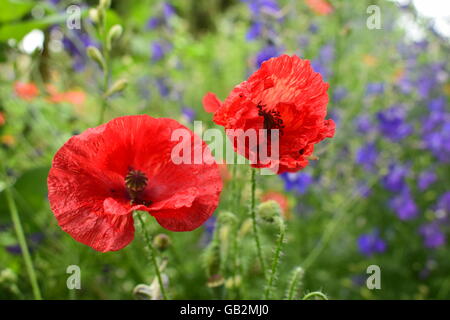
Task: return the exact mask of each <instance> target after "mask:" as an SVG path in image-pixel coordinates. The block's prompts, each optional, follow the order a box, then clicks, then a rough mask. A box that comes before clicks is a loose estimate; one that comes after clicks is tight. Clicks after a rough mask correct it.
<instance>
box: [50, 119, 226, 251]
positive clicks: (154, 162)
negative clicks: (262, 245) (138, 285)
mask: <svg viewBox="0 0 450 320" xmlns="http://www.w3.org/2000/svg"><path fill="white" fill-rule="evenodd" d="M176 129H185V130H187V132H188V133H189V134H190V136H191V140H192V146H193V145H194V134H193V133H192V131H190V130H189V129H187V128H186V127H184V126H182V125H181V124H179V123H178V122H176V121H175V120H172V119H164V118H161V119H155V118H152V117H149V116H146V115H141V116H126V117H121V118H116V119H114V120H112V121H110V122H108V123H106V124H104V125H101V126H99V127H96V128H93V129H88V130H86V131H85V132H83V133H82V134H80V135H78V136H74V137H72V138H71V139H70V140H69V141H67V142H66V143H65V144H64V146H63V147H62V148H61V149H60V150H59V151H58V152H57V153H56V155H55V157H54V159H53V164H52V168H51V169H50V173H49V176H48V192H49V201H50V206H51V209H52V211H53V212H54V214H55V217H56V219H57V220H58V224H59V225H60V226H61V228H62V229H63V230H64V231H66V232H67V233H69V234H70V235H71V236H72V237H73V238H74V239H75V240H77V241H79V242H82V243H84V244H86V245H88V246H90V247H92V248H94V249H95V250H98V251H102V252H106V251H115V250H119V249H121V248H123V247H125V246H126V245H127V244H129V243H130V242H131V241H132V239H133V237H134V224H133V216H132V213H133V211H134V210H141V211H147V212H148V213H149V214H150V215H152V216H153V217H155V219H156V220H157V221H158V223H159V224H160V225H161V226H162V227H164V228H166V229H168V230H171V231H190V230H193V229H195V228H197V227H199V226H200V225H202V224H203V223H204V222H205V221H206V220H207V219H208V218H209V217H210V216H211V215H212V213H213V211H214V210H215V209H216V207H217V205H218V201H219V194H220V192H221V190H222V181H221V178H220V173H219V169H218V167H217V165H216V163H215V162H214V161H213V158H212V156H211V153H210V152H209V149H208V147H207V145H206V144H205V143H204V142H203V141H202V144H201V146H202V150H203V155H204V156H203V162H202V163H201V164H179V165H176V164H174V163H173V162H172V159H171V151H172V148H173V147H174V145H176V144H177V143H178V142H177V141H171V135H172V132H173V131H174V130H176ZM196 140H197V139H196ZM209 161H211V162H209ZM207 163H211V164H207Z"/></svg>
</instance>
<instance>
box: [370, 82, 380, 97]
mask: <svg viewBox="0 0 450 320" xmlns="http://www.w3.org/2000/svg"><path fill="white" fill-rule="evenodd" d="M383 93H384V83H382V82H372V83H369V84H367V87H366V95H377V94H383Z"/></svg>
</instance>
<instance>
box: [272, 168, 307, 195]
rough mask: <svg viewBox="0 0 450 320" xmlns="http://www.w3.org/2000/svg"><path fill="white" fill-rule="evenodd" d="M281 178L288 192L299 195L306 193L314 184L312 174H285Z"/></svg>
mask: <svg viewBox="0 0 450 320" xmlns="http://www.w3.org/2000/svg"><path fill="white" fill-rule="evenodd" d="M280 177H281V179H283V181H284V188H285V189H286V191H295V192H297V193H299V194H304V193H306V191H308V188H309V186H310V185H311V184H312V183H313V182H314V179H313V177H312V176H311V174H309V173H307V172H297V173H283V174H281V175H280Z"/></svg>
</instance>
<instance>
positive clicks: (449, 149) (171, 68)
mask: <svg viewBox="0 0 450 320" xmlns="http://www.w3.org/2000/svg"><path fill="white" fill-rule="evenodd" d="M71 5H76V7H70V6H71ZM97 5H98V3H97V1H64V0H60V1H58V0H48V1H25V0H23V1H22V0H2V1H1V2H0V163H1V165H0V170H1V172H0V298H3V299H31V298H33V292H32V289H31V285H30V280H29V272H28V273H27V269H26V264H25V262H24V261H25V260H24V252H23V247H21V246H20V245H19V241H18V237H17V232H16V230H17V221H14V220H13V219H12V217H13V216H14V212H13V211H14V208H13V209H12V206H11V203H12V202H14V204H15V206H16V207H17V209H18V210H17V213H18V215H19V216H20V225H21V227H22V228H23V232H24V234H25V239H26V242H27V244H28V246H29V250H30V252H31V259H32V261H33V264H34V269H35V273H36V277H37V282H38V284H39V287H40V291H41V292H42V296H43V297H44V298H46V299H132V298H133V289H134V288H135V286H136V285H138V284H148V285H150V284H151V283H152V282H153V280H154V274H153V269H152V267H151V266H150V264H149V261H148V259H147V258H146V251H145V245H144V239H143V237H142V235H141V233H140V232H139V230H138V232H137V233H136V239H135V240H134V241H133V242H132V243H131V244H130V245H129V246H128V247H126V248H124V249H123V250H121V251H118V252H110V253H98V252H95V251H94V250H92V249H91V248H89V247H87V246H85V245H83V244H80V243H77V242H76V241H74V240H73V239H72V238H71V237H70V236H69V235H67V234H66V233H64V232H63V231H62V230H61V229H60V228H59V227H58V225H57V222H56V219H55V218H54V216H53V214H52V212H51V211H50V209H49V205H48V201H47V185H46V178H47V174H48V170H49V167H50V165H51V160H52V157H53V155H54V154H55V152H56V151H57V150H58V148H60V147H61V146H62V144H63V143H64V142H65V141H66V140H67V139H69V138H70V137H71V136H73V135H75V134H78V133H80V132H82V131H84V130H85V129H87V128H89V127H93V126H96V125H97V123H98V119H99V112H101V111H99V110H102V108H103V106H104V107H105V114H104V121H107V120H110V119H112V118H114V117H118V116H122V115H130V114H149V115H151V116H153V117H170V118H174V119H176V120H178V121H180V122H182V123H183V124H185V125H187V126H190V127H192V124H193V121H194V120H201V121H203V123H204V126H205V127H210V128H212V127H215V125H214V123H213V122H212V120H211V115H210V114H208V113H206V112H205V111H204V110H203V107H202V103H201V100H202V97H203V95H204V94H205V93H206V92H208V91H213V92H215V93H217V95H218V96H219V98H220V99H224V98H226V96H227V95H228V93H229V92H230V91H231V90H232V88H233V87H234V86H235V85H237V84H239V83H240V82H242V81H243V80H245V79H246V78H247V77H248V76H249V75H250V74H251V73H252V72H254V71H255V70H256V69H257V68H258V67H259V66H260V65H261V63H262V62H263V61H265V60H267V59H269V58H271V57H275V56H278V55H280V54H283V53H287V54H296V55H298V56H300V57H301V58H303V59H308V60H310V61H311V63H312V66H313V68H314V70H315V71H317V72H320V73H321V74H322V76H323V77H324V79H325V80H326V81H327V82H328V83H329V84H330V89H329V95H330V103H329V105H328V113H329V117H330V118H332V119H334V121H335V122H336V124H337V129H336V135H335V137H334V138H333V139H328V141H324V142H323V143H321V144H320V145H318V146H317V148H316V153H317V155H318V156H319V160H317V161H312V162H311V165H310V166H308V167H307V168H306V169H304V170H303V171H301V172H298V173H296V174H283V175H281V176H258V177H257V183H258V185H257V196H258V201H265V200H268V199H273V200H275V201H277V202H278V203H279V204H280V207H281V208H282V211H283V218H284V219H285V223H286V226H287V235H286V243H285V244H284V246H283V255H282V258H281V262H280V270H279V275H278V277H277V280H276V284H275V291H274V297H275V298H278V299H282V298H284V297H285V293H286V291H287V289H288V287H289V285H290V283H291V280H292V277H294V276H296V275H297V276H298V279H299V280H301V281H300V282H301V283H300V285H299V288H298V290H297V289H296V290H295V294H294V297H296V298H299V297H302V296H304V295H305V294H306V293H308V292H310V291H316V290H320V291H321V292H323V293H324V294H326V295H327V296H328V297H330V298H333V299H448V298H450V275H449V272H448V270H449V269H450V254H449V251H448V250H449V245H448V239H447V237H448V233H449V230H450V224H449V223H450V220H449V214H450V183H449V181H450V180H449V178H450V170H449V162H450V110H449V103H448V101H449V95H450V79H449V64H448V57H449V56H450V55H449V52H450V42H449V37H450V22H449V19H450V18H449V17H450V3H449V2H448V1H439V0H436V1H431V0H422V1H420V0H417V1H412V2H410V1H388V0H386V1H382V0H370V1H361V0H357V1H356V0H355V1H343V0H335V1H331V0H329V1H325V0H195V1H186V0H171V1H169V0H167V1H157V0H141V1H118V0H113V1H112V4H111V8H110V9H108V10H107V12H106V15H105V19H106V23H105V30H104V31H103V32H101V31H99V28H98V24H96V21H95V20H96V19H98V16H97V17H96V16H95V14H93V13H92V11H91V12H90V11H89V9H90V8H95V7H96V6H97ZM78 13H79V14H80V19H79V20H77V19H76V18H77V14H78ZM78 22H79V25H78V26H79V28H72V27H74V26H75V27H76V26H77V23H78ZM114 25H121V26H122V28H123V32H122V35H121V36H120V37H118V39H116V40H115V41H114V43H113V44H112V46H111V48H110V50H108V49H107V48H106V47H105V37H104V35H105V33H107V32H108V31H109V30H111V28H112V27H113V26H114ZM89 46H93V47H96V48H98V49H99V50H100V52H102V53H105V52H106V53H107V59H108V66H109V68H108V73H107V74H106V77H105V73H103V71H102V70H101V69H100V68H99V66H98V65H97V64H96V63H95V62H94V61H92V59H91V58H89V57H88V55H87V53H86V49H87V47H89ZM105 78H106V82H107V83H110V84H113V83H116V81H119V84H120V83H121V81H124V80H126V81H128V86H127V87H126V88H125V89H124V90H121V89H123V88H122V87H120V86H119V89H118V90H116V91H115V92H112V93H111V94H108V98H104V94H105V91H106V90H105V89H107V87H105V85H104V84H105ZM105 101H106V102H105ZM221 170H222V174H223V178H224V181H225V188H224V191H223V193H222V196H221V202H220V206H219V208H218V209H217V212H216V214H215V215H214V217H213V218H211V219H210V220H209V221H208V222H207V223H206V224H205V226H204V227H201V228H199V229H197V230H195V231H193V232H189V233H172V232H168V231H166V230H164V229H162V228H161V227H159V225H158V224H157V223H155V221H153V220H152V219H151V217H149V218H148V219H147V221H148V223H147V224H146V225H148V228H149V231H150V232H151V233H152V234H153V235H157V234H161V233H162V234H165V235H167V236H168V237H169V239H170V245H169V246H168V248H161V252H160V254H159V259H160V261H162V263H163V264H164V270H163V273H164V275H165V279H167V280H168V288H169V289H168V290H169V292H170V296H171V297H172V298H175V299H222V298H228V299H229V298H237V299H239V298H247V299H259V298H261V292H262V289H261V288H263V286H264V281H263V277H262V274H261V270H260V269H259V267H258V265H257V263H256V261H257V259H256V256H255V250H254V247H253V240H252V239H251V223H250V224H249V220H248V217H249V215H248V202H249V192H250V190H249V183H248V180H249V170H248V167H246V166H242V165H241V166H233V165H229V166H228V167H226V166H222V167H221ZM6 188H9V190H11V193H12V197H8V196H7V193H6ZM11 198H12V202H11ZM13 207H14V206H13ZM225 211H231V212H232V213H233V214H234V215H235V216H236V221H234V222H233V223H228V222H226V221H225V222H222V223H220V224H218V221H217V218H216V217H220V216H221V213H222V212H225ZM276 234H277V229H276V227H274V226H273V225H262V235H261V236H262V245H263V251H264V253H265V256H266V258H267V261H268V262H269V261H270V257H271V253H272V250H273V247H274V245H275V241H276ZM214 238H215V239H216V240H217V239H218V241H215V243H219V246H218V249H217V246H215V247H214V248H212V247H213V246H212V243H214V241H213V240H212V239H214ZM213 249H214V250H213ZM216 249H217V250H216ZM69 265H78V266H79V267H80V269H81V290H68V288H67V285H66V280H67V277H68V276H69V274H67V273H66V269H67V267H68V266H69ZM370 265H378V266H379V267H380V269H381V289H380V290H369V289H368V288H367V286H366V279H367V277H368V274H367V273H366V269H367V267H368V266H370ZM298 267H301V268H302V270H303V271H302V272H297V271H296V270H298V269H296V268H298ZM156 296H157V294H156Z"/></svg>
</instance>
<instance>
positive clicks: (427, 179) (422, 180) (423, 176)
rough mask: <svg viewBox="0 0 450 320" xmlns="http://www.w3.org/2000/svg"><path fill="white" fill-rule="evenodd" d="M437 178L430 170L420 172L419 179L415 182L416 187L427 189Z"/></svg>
mask: <svg viewBox="0 0 450 320" xmlns="http://www.w3.org/2000/svg"><path fill="white" fill-rule="evenodd" d="M436 180H437V175H436V173H435V172H434V171H432V170H426V171H423V172H421V173H420V175H419V180H418V182H417V187H418V188H419V190H421V191H424V190H426V189H428V187H429V186H430V185H432V184H433V183H435V182H436Z"/></svg>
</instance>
